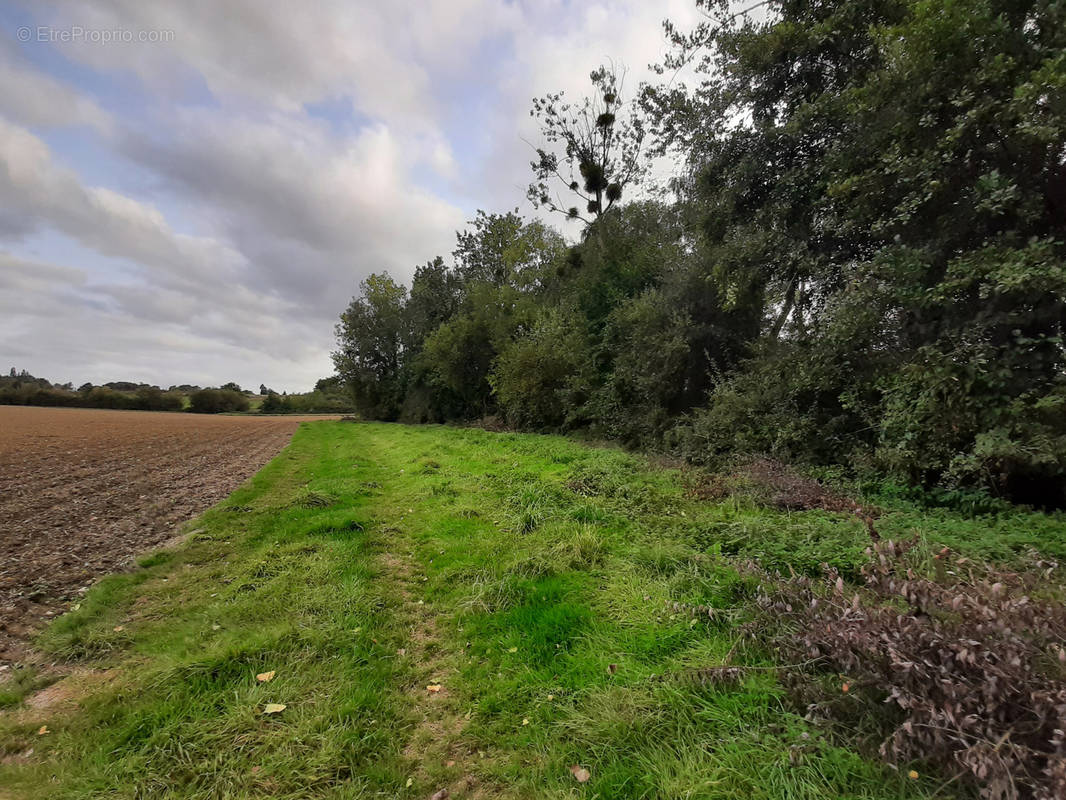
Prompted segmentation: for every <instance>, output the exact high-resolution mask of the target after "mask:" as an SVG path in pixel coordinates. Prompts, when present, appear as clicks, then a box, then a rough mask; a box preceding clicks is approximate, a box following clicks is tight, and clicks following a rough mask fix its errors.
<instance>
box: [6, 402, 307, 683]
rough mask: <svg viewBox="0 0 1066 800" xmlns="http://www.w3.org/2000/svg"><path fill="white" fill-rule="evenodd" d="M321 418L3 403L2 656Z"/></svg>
mask: <svg viewBox="0 0 1066 800" xmlns="http://www.w3.org/2000/svg"><path fill="white" fill-rule="evenodd" d="M306 419H322V417H310V418H309V417H259V418H256V417H230V416H201V415H195V414H180V413H164V412H144V411H105V410H96V409H82V408H35V407H23V406H0V665H4V664H11V663H18V662H21V661H23V660H25V659H26V658H27V656H28V653H29V651H28V649H27V642H28V640H29V638H30V636H32V635H33V633H34V632H36V631H37V630H39V629H40V628H41V627H42V626H43V625H44V624H46V623H47V622H48V621H49V620H51V619H52V618H53V617H54V616H55V615H56V614H59V613H62V611H64V610H65V609H66V607H67V605H68V604H69V602H71V601H72V600H73V599H75V598H76V597H78V596H79V595H80V593H81V592H82V590H84V589H85V588H87V587H88V586H89V584H91V583H92V582H93V580H95V579H96V578H98V577H100V576H101V575H105V574H107V573H109V572H114V571H116V570H119V569H122V568H123V567H126V566H127V565H129V564H130V563H131V561H132V560H133V558H134V557H135V556H137V555H138V554H140V553H142V552H144V551H145V550H147V549H150V548H152V547H157V546H159V545H161V544H163V543H165V542H166V541H167V540H169V539H172V538H173V537H174V536H175V534H176V533H177V527H178V526H179V525H180V524H181V523H183V522H185V521H186V520H188V519H190V518H191V517H193V516H195V515H196V514H198V513H200V512H201V511H203V510H204V509H206V508H208V507H210V506H211V505H213V504H214V503H216V502H218V501H219V500H221V499H222V498H224V497H225V496H226V495H228V494H229V493H230V492H232V491H233V490H234V489H236V488H237V487H238V486H240V485H241V484H242V483H243V482H244V481H245V480H247V479H248V478H249V477H250V476H251V475H253V474H254V473H255V472H256V471H257V470H258V469H259V468H260V467H262V466H263V465H264V464H265V463H266V462H267V461H269V460H270V459H271V458H273V457H274V456H275V455H276V454H277V453H278V451H280V450H281V449H282V448H283V447H284V446H285V445H286V444H288V442H289V439H290V438H291V436H292V434H293V432H294V431H295V430H296V428H297V426H298V424H299V423H300V422H301V421H303V420H306Z"/></svg>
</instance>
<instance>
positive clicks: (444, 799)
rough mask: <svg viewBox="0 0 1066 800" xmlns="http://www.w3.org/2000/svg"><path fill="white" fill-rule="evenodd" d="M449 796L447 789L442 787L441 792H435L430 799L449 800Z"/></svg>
mask: <svg viewBox="0 0 1066 800" xmlns="http://www.w3.org/2000/svg"><path fill="white" fill-rule="evenodd" d="M449 796H450V795H449V794H448V790H447V789H441V790H440V791H439V792H435V793H434V794H433V796H432V797H431V798H429V800H448V797H449Z"/></svg>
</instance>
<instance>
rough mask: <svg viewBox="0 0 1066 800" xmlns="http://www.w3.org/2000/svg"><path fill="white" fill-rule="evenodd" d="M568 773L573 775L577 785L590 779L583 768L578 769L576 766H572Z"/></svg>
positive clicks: (587, 772)
mask: <svg viewBox="0 0 1066 800" xmlns="http://www.w3.org/2000/svg"><path fill="white" fill-rule="evenodd" d="M570 772H571V773H572V774H573V776H574V780H576V781H577V782H578V783H588V782H589V778H591V777H592V775H591V774H590V773H589V771H588V770H587V769H585V768H584V767H580V766H578V765H577V764H574V766H572V767H570Z"/></svg>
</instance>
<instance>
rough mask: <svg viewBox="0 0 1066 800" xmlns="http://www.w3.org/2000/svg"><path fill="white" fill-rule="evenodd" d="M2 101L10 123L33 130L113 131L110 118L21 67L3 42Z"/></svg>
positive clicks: (0, 45) (0, 42)
mask: <svg viewBox="0 0 1066 800" xmlns="http://www.w3.org/2000/svg"><path fill="white" fill-rule="evenodd" d="M0 97H2V98H4V100H3V111H4V113H5V114H6V115H7V116H8V117H10V118H11V119H13V120H15V121H16V122H19V123H21V124H23V125H29V126H30V127H65V126H69V125H87V126H89V127H91V128H94V129H96V130H97V131H99V132H100V133H105V134H106V133H108V132H109V131H110V130H111V129H112V121H111V117H110V115H108V114H107V112H105V111H104V110H103V109H101V108H100V107H99V106H98V105H97V104H96V103H95V102H93V101H92V100H91V99H89V98H87V97H83V96H81V95H79V94H78V93H77V92H76V91H74V90H73V89H72V88H70V87H69V86H67V85H65V84H63V83H60V82H59V81H57V80H55V79H54V78H51V77H49V76H48V75H45V74H44V73H41V72H38V71H37V70H35V69H33V68H32V67H29V66H27V65H26V64H25V63H22V62H21V61H20V60H19V59H18V57H17V56H16V54H15V53H14V51H13V50H12V49H11V48H10V47H9V46H8V44H7V43H6V42H5V40H3V39H0Z"/></svg>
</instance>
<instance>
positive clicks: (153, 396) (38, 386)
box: [0, 368, 355, 414]
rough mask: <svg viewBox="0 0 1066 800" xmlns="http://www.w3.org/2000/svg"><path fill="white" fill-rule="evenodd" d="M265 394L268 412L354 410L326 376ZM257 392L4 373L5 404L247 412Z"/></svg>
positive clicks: (0, 380)
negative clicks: (304, 386) (307, 385)
mask: <svg viewBox="0 0 1066 800" xmlns="http://www.w3.org/2000/svg"><path fill="white" fill-rule="evenodd" d="M260 392H261V394H262V395H263V401H262V404H261V405H260V407H259V409H258V410H259V411H260V412H261V413H264V414H290V413H291V414H343V413H351V412H352V411H354V410H355V406H354V404H353V402H352V398H351V395H350V394H349V393H348V392H347V391H346V390H345V389H344V388H343V386H342V385H341V383H340V379H339V378H336V377H333V378H323V379H321V380H319V381H318V382H317V383H316V384H315V389H314V391H312V392H307V393H304V394H281V395H279V394H278V393H277V392H274V391H272V390H270V389H267V387H266V386H265V385H261V386H260ZM253 399H257V398H255V395H254V393H252V392H250V391H246V390H243V389H241V387H240V386H239V385H238V384H236V383H227V384H224V385H222V386H221V387H219V388H217V389H215V388H206V389H205V388H201V387H199V386H192V385H188V384H183V385H180V386H171V387H170V388H169V389H167V390H164V389H161V388H160V387H158V386H153V385H150V384H146V383H133V382H131V381H111V382H109V383H106V384H102V385H100V386H94V385H93V384H91V383H86V384H83V385H81V386H79V387H78V388H77V389H75V388H74V386H73V384H70V383H65V384H54V383H52V382H51V381H49V380H47V379H46V378H38V377H35V376H33V375H31V374H30V373H29V372H27V371H26V370H21V371H18V370H15V369H14V368H12V369H11V371H10V372H9V374H8V375H5V376H0V405H21V406H54V407H70V408H112V409H125V410H134V411H182V410H187V411H190V412H193V413H196V414H220V413H227V412H243V411H249V410H251V409H252V404H253Z"/></svg>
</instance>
